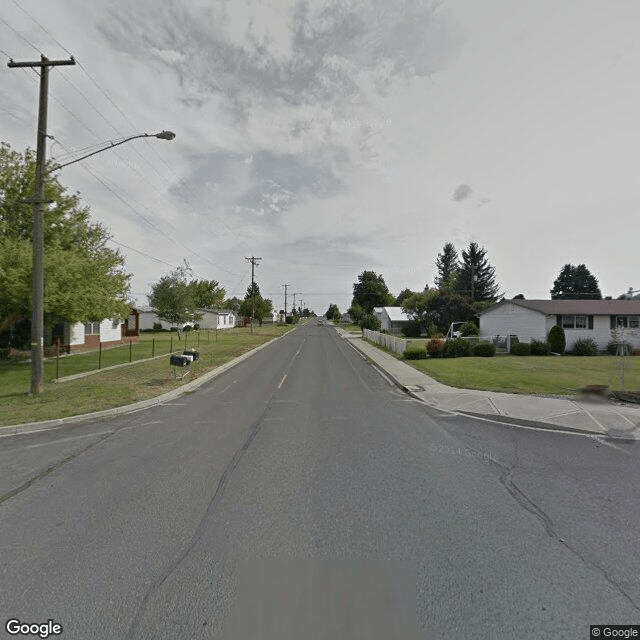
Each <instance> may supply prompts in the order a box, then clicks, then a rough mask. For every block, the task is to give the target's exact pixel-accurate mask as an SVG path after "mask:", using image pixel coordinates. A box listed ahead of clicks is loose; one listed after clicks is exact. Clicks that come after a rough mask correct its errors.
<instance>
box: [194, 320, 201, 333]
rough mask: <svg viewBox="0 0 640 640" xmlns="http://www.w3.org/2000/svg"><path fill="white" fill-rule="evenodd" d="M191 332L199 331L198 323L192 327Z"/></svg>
mask: <svg viewBox="0 0 640 640" xmlns="http://www.w3.org/2000/svg"><path fill="white" fill-rule="evenodd" d="M193 330H194V331H200V323H198V322H196V323H195V324H194V325H193Z"/></svg>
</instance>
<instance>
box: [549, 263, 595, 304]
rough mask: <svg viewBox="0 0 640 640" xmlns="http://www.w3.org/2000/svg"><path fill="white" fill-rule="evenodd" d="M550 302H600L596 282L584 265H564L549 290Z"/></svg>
mask: <svg viewBox="0 0 640 640" xmlns="http://www.w3.org/2000/svg"><path fill="white" fill-rule="evenodd" d="M551 299H552V300H602V293H601V292H600V287H599V286H598V280H597V279H596V278H595V276H594V275H592V273H591V272H590V271H589V269H587V267H586V266H585V265H584V264H579V265H577V266H576V265H573V264H565V265H564V267H562V269H561V270H560V273H559V274H558V277H557V278H556V279H555V280H554V282H553V289H551Z"/></svg>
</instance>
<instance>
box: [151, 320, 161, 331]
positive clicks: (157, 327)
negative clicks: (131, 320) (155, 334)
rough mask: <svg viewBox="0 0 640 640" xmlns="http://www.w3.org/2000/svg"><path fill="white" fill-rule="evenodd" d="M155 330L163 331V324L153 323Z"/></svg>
mask: <svg viewBox="0 0 640 640" xmlns="http://www.w3.org/2000/svg"><path fill="white" fill-rule="evenodd" d="M153 330H154V331H162V323H161V322H154V323H153Z"/></svg>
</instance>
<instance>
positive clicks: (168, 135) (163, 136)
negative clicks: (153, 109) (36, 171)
mask: <svg viewBox="0 0 640 640" xmlns="http://www.w3.org/2000/svg"><path fill="white" fill-rule="evenodd" d="M175 137H176V134H175V133H173V131H161V132H160V133H140V134H138V135H137V136H130V137H129V138H125V139H124V140H120V142H110V143H109V145H108V146H106V147H103V148H102V149H98V150H97V151H92V152H91V153H87V154H86V155H84V156H80V157H79V158H76V159H75V160H71V161H70V162H64V163H63V164H56V165H54V166H53V167H51V169H49V170H48V171H47V174H49V173H51V172H52V171H57V170H58V169H62V167H68V166H69V165H70V164H75V163H76V162H80V160H84V159H86V158H90V157H91V156H95V155H96V154H97V153H102V152H103V151H107V150H108V149H112V148H113V147H117V146H119V145H121V144H124V143H125V142H129V140H135V139H136V138H160V140H173V139H174V138H175Z"/></svg>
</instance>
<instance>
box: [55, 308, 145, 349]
mask: <svg viewBox="0 0 640 640" xmlns="http://www.w3.org/2000/svg"><path fill="white" fill-rule="evenodd" d="M137 316H138V314H137V311H136V310H135V309H131V313H130V314H129V316H128V318H126V320H120V319H119V318H114V319H108V318H107V319H105V320H101V321H99V322H86V323H85V322H76V323H73V324H72V323H69V322H62V323H59V324H57V325H54V326H48V327H45V331H44V343H45V351H46V352H47V354H48V355H49V354H50V355H52V354H53V353H55V345H56V343H57V342H58V341H59V343H60V346H61V347H62V348H63V349H64V350H65V351H69V352H75V351H85V350H89V349H97V348H98V347H99V346H100V344H101V343H102V346H103V347H114V346H117V345H121V344H128V343H129V341H132V342H138V341H139V340H140V332H139V327H138V317H137Z"/></svg>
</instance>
